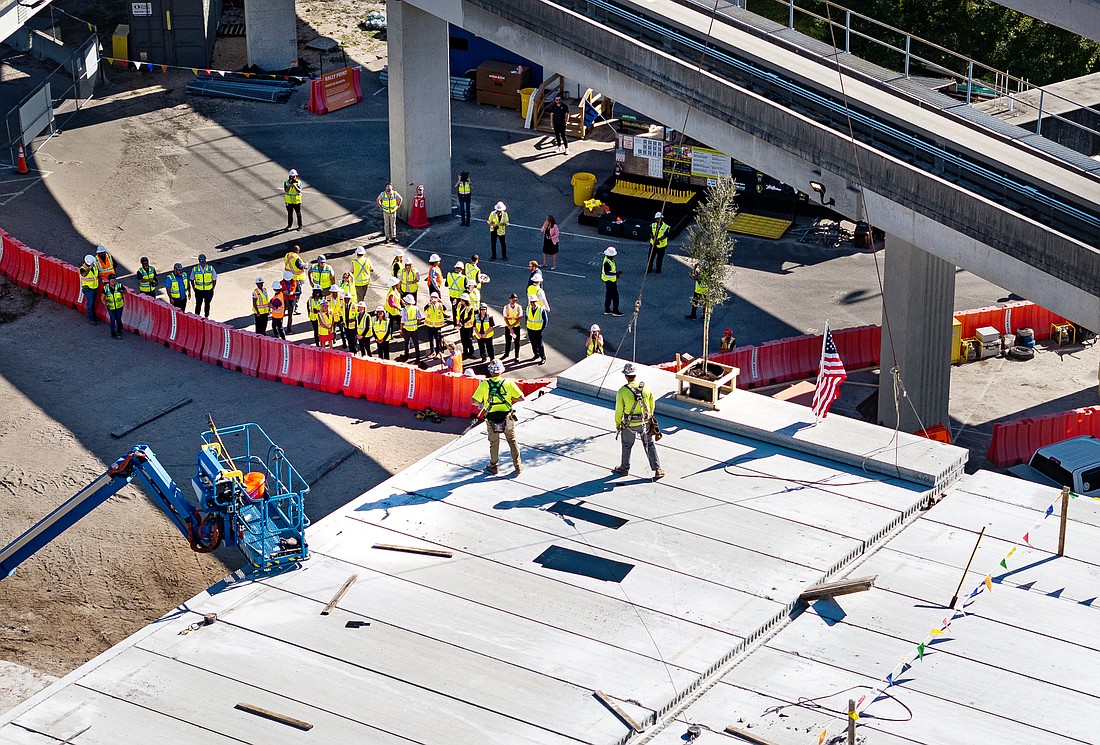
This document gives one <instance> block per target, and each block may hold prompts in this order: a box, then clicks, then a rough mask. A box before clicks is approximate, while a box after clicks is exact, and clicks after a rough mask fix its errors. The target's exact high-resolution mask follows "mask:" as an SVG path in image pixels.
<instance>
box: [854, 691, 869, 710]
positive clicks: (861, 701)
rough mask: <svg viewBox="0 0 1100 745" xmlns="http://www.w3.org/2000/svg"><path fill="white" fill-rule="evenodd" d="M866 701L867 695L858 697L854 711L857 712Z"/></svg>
mask: <svg viewBox="0 0 1100 745" xmlns="http://www.w3.org/2000/svg"><path fill="white" fill-rule="evenodd" d="M866 700H867V695H866V694H864V695H862V696H860V697H859V701H856V711H859V709H860V707H861V706H863V702H864V701H866Z"/></svg>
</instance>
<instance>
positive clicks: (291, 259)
mask: <svg viewBox="0 0 1100 745" xmlns="http://www.w3.org/2000/svg"><path fill="white" fill-rule="evenodd" d="M299 250H300V249H299V248H298V247H297V246H295V247H294V248H293V249H291V250H290V251H287V252H286V256H284V257H283V271H284V272H290V273H291V274H292V275H293V276H294V279H295V281H297V282H299V283H301V282H305V280H306V264H305V262H304V261H302V255H301V254H300V253H298V251H299Z"/></svg>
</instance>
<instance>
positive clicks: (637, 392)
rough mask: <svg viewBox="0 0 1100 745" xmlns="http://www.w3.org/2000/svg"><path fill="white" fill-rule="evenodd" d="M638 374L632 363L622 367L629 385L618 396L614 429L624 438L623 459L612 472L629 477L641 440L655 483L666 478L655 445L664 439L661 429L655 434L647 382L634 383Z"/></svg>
mask: <svg viewBox="0 0 1100 745" xmlns="http://www.w3.org/2000/svg"><path fill="white" fill-rule="evenodd" d="M637 374H638V373H637V370H636V369H635V367H634V364H633V363H632V362H627V363H626V364H625V365H623V375H624V376H626V385H624V386H623V387H622V388H620V389H619V391H618V393H616V394H615V429H616V431H617V432H618V433H619V434H620V435H621V436H622V459H621V460H620V461H619V465H618V466H616V467H615V468H612V469H611V470H612V471H614V472H615V473H618V474H621V475H623V476H626V475H627V474H629V473H630V451H631V450H632V449H633V448H634V441H635V440H636V439H638V438H639V437H640V438H641V440H642V450H644V451H645V454H646V456H647V457H648V458H649V465H650V466H651V467H652V468H653V480H654V481H656V480H657V479H660V478H663V477H664V475H665V472H664V471H663V470H661V459H660V457H659V456H658V455H657V445H656V443H655V442H654V440H655V439H656V438H658V437H660V436H661V432H660V429H656V431H654V428H653V426H652V423H653V422H652V420H653V409H654V403H653V391H652V390H651V389H650V388H649V387H648V386H646V384H645V382H644V381H640V380H639V381H635V378H636V377H637Z"/></svg>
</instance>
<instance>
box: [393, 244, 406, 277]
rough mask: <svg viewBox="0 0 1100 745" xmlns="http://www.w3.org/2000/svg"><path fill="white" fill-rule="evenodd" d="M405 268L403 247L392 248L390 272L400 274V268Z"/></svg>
mask: <svg viewBox="0 0 1100 745" xmlns="http://www.w3.org/2000/svg"><path fill="white" fill-rule="evenodd" d="M404 268H405V249H403V248H395V249H394V250H393V260H392V261H391V262H390V273H391V274H392V275H393V276H395V277H396V276H398V275H399V274H401V270H402V269H404Z"/></svg>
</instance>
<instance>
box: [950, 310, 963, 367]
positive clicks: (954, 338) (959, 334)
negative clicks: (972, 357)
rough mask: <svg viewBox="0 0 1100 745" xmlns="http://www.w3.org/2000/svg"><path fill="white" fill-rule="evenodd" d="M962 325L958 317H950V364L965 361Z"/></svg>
mask: <svg viewBox="0 0 1100 745" xmlns="http://www.w3.org/2000/svg"><path fill="white" fill-rule="evenodd" d="M962 339H963V325H962V321H960V320H959V319H958V318H952V319H951V364H952V365H957V364H958V363H960V362H966V352H965V351H963V343H962Z"/></svg>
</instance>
